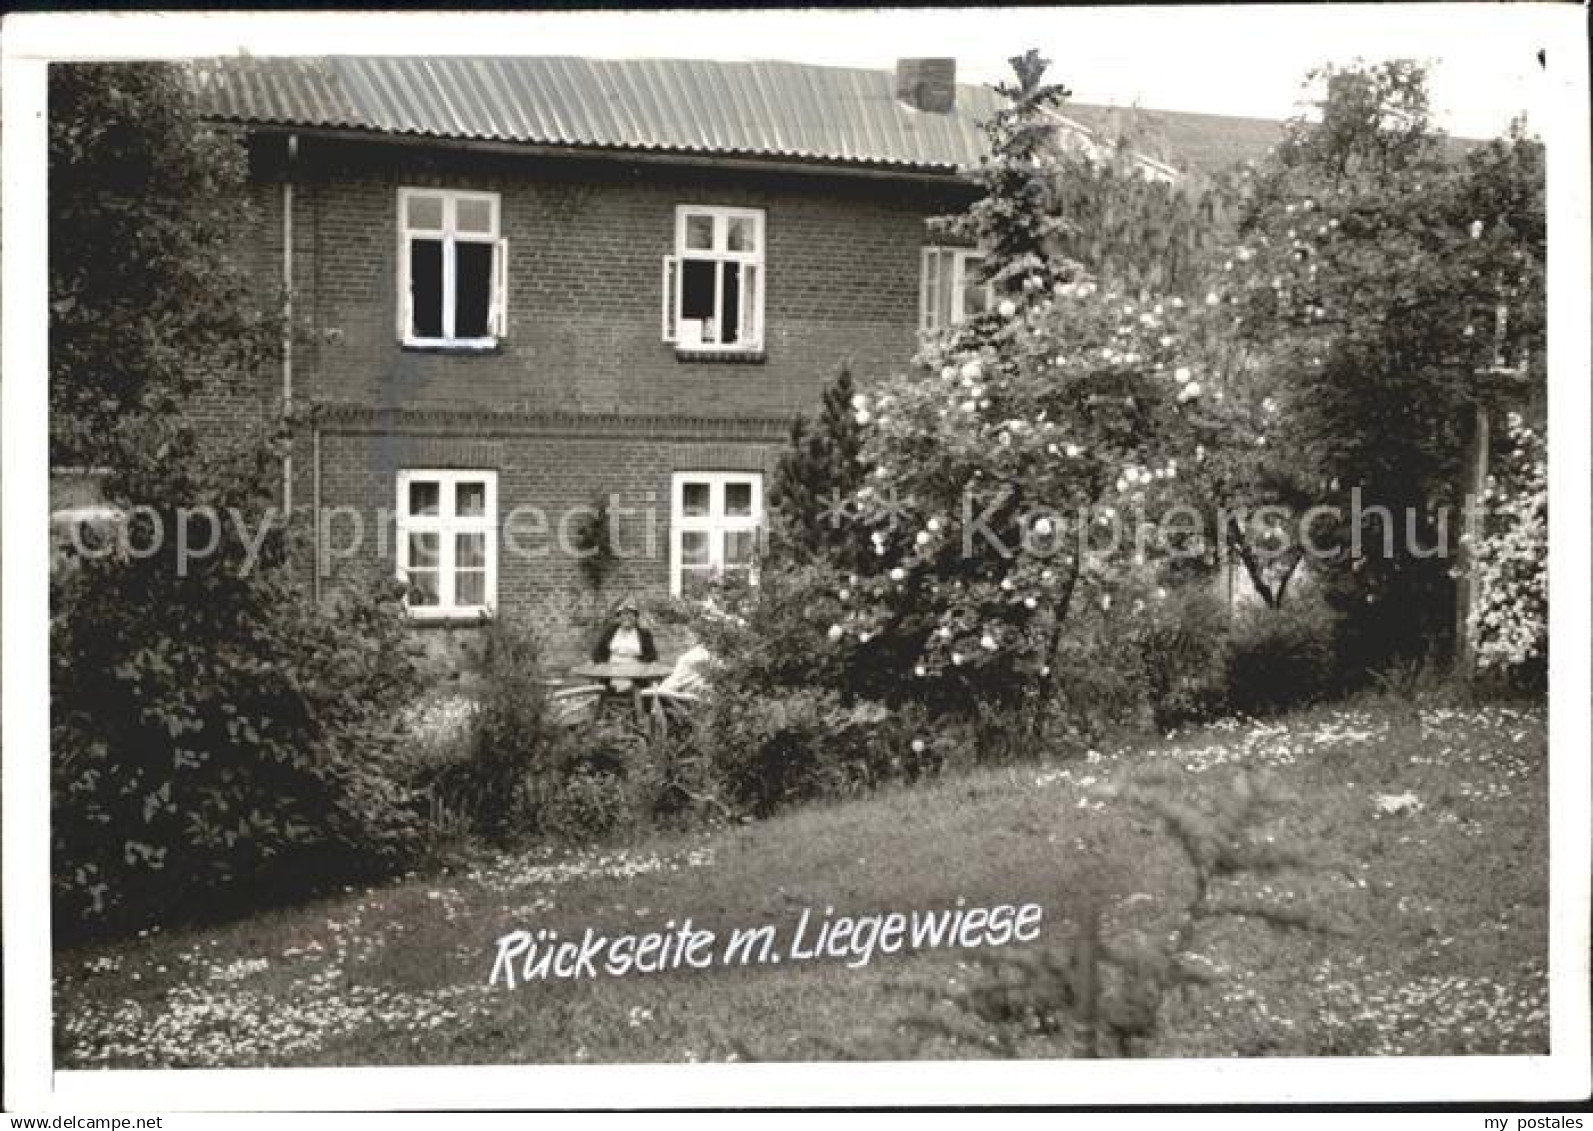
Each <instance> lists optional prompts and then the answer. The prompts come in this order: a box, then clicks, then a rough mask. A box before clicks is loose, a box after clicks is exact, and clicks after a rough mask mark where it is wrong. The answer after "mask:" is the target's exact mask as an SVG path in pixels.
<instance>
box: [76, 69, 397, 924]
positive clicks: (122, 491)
mask: <svg viewBox="0 0 1593 1131" xmlns="http://www.w3.org/2000/svg"><path fill="white" fill-rule="evenodd" d="M50 110H51V117H50V156H51V162H52V165H51V169H50V178H51V184H52V189H53V191H52V194H51V200H50V206H51V217H50V230H51V264H50V269H51V294H50V301H51V311H52V315H51V317H52V322H51V394H52V397H53V398H54V403H53V406H52V407H53V412H52V430H53V432H54V439H55V450H54V452H53V453H52V458H53V459H54V460H56V461H57V462H60V461H64V460H72V461H80V462H83V463H88V464H90V465H92V466H96V467H106V468H108V469H109V472H110V474H109V477H108V480H107V483H106V492H107V495H108V496H109V500H110V502H111V503H113V504H114V505H115V506H117V507H118V508H119V509H120V511H121V514H122V519H121V522H120V525H119V527H118V528H117V529H116V530H115V531H113V538H112V540H111V543H109V544H107V545H104V546H101V547H99V548H97V549H95V550H93V551H92V552H89V553H83V554H78V555H77V556H75V557H69V558H67V559H65V560H64V561H63V562H62V563H61V565H60V566H59V568H58V569H57V570H56V571H55V572H54V573H53V574H52V578H51V581H52V585H51V692H52V702H51V787H52V788H51V802H52V805H51V818H52V819H51V853H52V876H53V881H54V894H55V903H54V912H55V918H56V924H57V929H58V931H60V932H61V933H62V934H63V935H70V934H75V933H78V932H80V931H85V930H92V931H104V930H118V929H121V930H125V929H129V928H132V927H136V926H142V925H145V924H148V923H157V922H166V921H171V920H173V919H179V918H190V917H195V916H200V915H211V914H215V913H218V912H221V911H229V910H236V909H241V908H244V907H258V906H259V905H260V904H261V903H262V902H265V901H268V900H273V899H285V898H290V897H294V896H298V895H302V894H304V893H305V892H306V891H309V890H313V889H314V888H315V887H316V886H317V885H325V884H329V883H336V882H340V881H342V880H343V879H346V878H349V877H351V876H356V875H371V874H375V873H379V872H381V871H384V870H390V869H393V868H396V867H399V866H402V865H403V864H404V863H405V862H406V861H408V860H410V859H412V858H413V855H414V853H415V851H416V849H417V848H418V845H419V838H420V835H421V828H420V821H419V818H418V814H417V804H416V799H415V798H414V796H413V794H412V791H411V790H410V789H409V788H408V785H407V782H406V779H405V776H404V773H405V772H404V771H403V770H402V769H401V759H400V758H399V757H398V752H399V751H398V743H399V733H398V724H397V722H396V721H395V720H396V719H397V718H398V716H399V708H400V707H401V706H403V705H404V704H406V703H407V702H408V701H410V700H411V698H412V697H413V696H414V694H415V692H416V688H417V682H416V681H417V674H416V671H415V667H414V665H413V663H412V662H411V661H410V657H409V655H408V652H407V649H406V635H405V627H404V623H403V620H402V617H401V613H400V609H401V605H400V596H401V594H400V593H399V592H398V590H397V586H396V584H395V583H394V582H392V581H391V579H375V578H371V579H362V581H361V583H359V584H358V586H357V587H351V588H350V589H349V590H348V591H346V592H341V593H338V594H335V595H334V596H333V599H332V600H330V601H328V602H326V603H324V604H321V605H317V604H316V603H315V602H314V601H313V600H312V598H311V596H310V594H309V593H308V592H307V591H306V585H305V581H304V579H303V578H302V577H301V576H300V575H299V574H297V573H296V572H295V571H294V570H293V569H292V568H291V565H290V562H291V558H292V554H291V549H292V541H291V537H290V532H289V530H288V528H287V526H286V523H285V521H284V519H283V517H282V515H281V514H280V512H279V511H278V510H277V507H276V499H275V491H276V489H277V485H278V483H279V475H280V470H279V468H280V465H279V463H278V453H277V451H276V449H275V446H274V445H273V443H271V442H270V440H269V438H268V437H266V436H265V435H263V434H255V435H251V436H246V437H243V438H241V439H240V440H239V441H238V442H237V443H235V444H229V445H222V444H217V443H212V442H208V438H207V442H203V443H202V442H201V437H200V436H199V435H198V434H197V432H196V427H195V422H194V417H193V415H192V413H191V411H190V410H191V408H192V407H193V401H194V398H195V397H196V396H198V395H200V394H201V393H202V392H204V391H205V390H208V389H215V388H243V389H247V388H250V387H258V386H256V385H255V384H254V383H255V382H257V381H259V380H260V379H262V376H263V373H262V368H261V367H262V365H263V363H264V362H265V361H266V360H268V358H269V354H270V350H269V344H270V342H271V341H272V340H273V335H274V333H275V329H274V326H275V321H276V320H275V319H274V317H273V316H272V315H271V313H270V312H268V311H265V310H262V309H261V308H260V306H259V305H258V304H257V303H256V302H255V301H253V299H252V297H251V292H250V290H249V288H248V287H247V286H246V285H245V277H244V276H243V274H242V273H241V271H240V269H239V268H238V267H237V266H236V264H235V262H234V261H233V260H232V258H231V257H230V251H231V244H230V241H231V240H232V239H233V238H235V236H236V233H237V231H238V230H240V228H239V227H238V225H241V224H242V223H243V222H244V213H243V212H242V211H241V204H240V201H241V200H242V198H243V194H244V190H245V184H244V180H243V165H242V163H241V161H240V160H239V158H238V154H237V152H236V150H235V148H234V147H233V146H232V145H231V143H228V142H226V141H224V140H222V139H220V138H218V137H216V136H214V135H212V134H211V133H209V132H208V131H206V130H205V129H204V128H203V126H202V124H201V123H200V121H199V119H198V116H197V114H196V112H195V108H194V100H193V97H192V94H191V92H190V90H189V88H188V87H187V85H186V83H185V81H184V79H183V77H182V75H181V74H180V72H178V71H177V70H175V69H173V68H169V67H164V66H154V67H151V66H146V65H138V66H84V67H78V66H57V67H54V68H52V71H51V107H50ZM244 230H246V229H244Z"/></svg>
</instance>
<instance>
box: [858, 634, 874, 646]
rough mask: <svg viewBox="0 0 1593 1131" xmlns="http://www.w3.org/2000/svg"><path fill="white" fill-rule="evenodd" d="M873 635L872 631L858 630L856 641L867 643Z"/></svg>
mask: <svg viewBox="0 0 1593 1131" xmlns="http://www.w3.org/2000/svg"><path fill="white" fill-rule="evenodd" d="M873 635H874V634H873V633H872V632H860V633H858V634H857V642H858V643H859V644H867V643H868V642H869V640H870V638H872V637H873Z"/></svg>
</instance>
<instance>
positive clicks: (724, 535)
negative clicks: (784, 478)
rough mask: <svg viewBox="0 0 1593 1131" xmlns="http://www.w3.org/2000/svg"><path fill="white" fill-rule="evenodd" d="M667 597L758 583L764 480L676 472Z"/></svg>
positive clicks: (751, 475) (751, 474)
mask: <svg viewBox="0 0 1593 1131" xmlns="http://www.w3.org/2000/svg"><path fill="white" fill-rule="evenodd" d="M670 499H671V504H670V554H669V591H670V592H671V593H672V594H674V595H675V596H677V597H679V596H681V595H683V594H685V595H689V594H690V593H691V592H692V591H693V590H694V589H695V588H696V587H698V586H699V585H701V584H703V583H705V582H708V581H712V580H714V579H715V578H720V577H727V576H735V575H737V574H740V575H742V576H744V577H746V578H747V579H748V580H749V581H754V582H756V581H757V568H758V530H759V527H760V526H762V524H763V476H762V475H761V474H759V473H757V472H747V471H677V472H675V476H674V482H673V484H672V486H671V490H670Z"/></svg>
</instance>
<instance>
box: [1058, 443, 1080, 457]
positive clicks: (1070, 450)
mask: <svg viewBox="0 0 1593 1131" xmlns="http://www.w3.org/2000/svg"><path fill="white" fill-rule="evenodd" d="M1063 451H1065V452H1067V454H1068V456H1069V458H1071V459H1077V458H1078V457H1079V456H1081V455H1083V454H1084V449H1083V448H1081V447H1079V446H1078V445H1077V444H1069V445H1068V446H1067V447H1066V448H1064V449H1063Z"/></svg>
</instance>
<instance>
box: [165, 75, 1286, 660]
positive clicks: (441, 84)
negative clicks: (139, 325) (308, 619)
mask: <svg viewBox="0 0 1593 1131" xmlns="http://www.w3.org/2000/svg"><path fill="white" fill-rule="evenodd" d="M196 75H197V81H198V82H199V87H200V90H201V92H202V97H203V99H204V105H205V107H206V113H207V116H209V117H210V118H211V119H212V120H214V121H215V122H216V123H218V124H221V125H224V126H226V127H228V128H234V129H237V130H238V131H240V132H241V134H242V135H243V137H244V140H245V142H246V144H247V147H248V151H249V157H250V168H251V175H252V184H253V186H254V187H253V192H254V196H255V204H256V205H257V214H258V216H259V217H260V225H259V228H258V230H257V231H255V232H251V233H245V247H246V250H245V254H247V255H248V256H249V257H250V264H251V267H252V269H253V270H255V271H256V272H257V274H258V276H259V278H260V279H261V280H262V285H263V286H265V287H268V288H270V289H271V290H272V291H273V293H276V288H278V287H280V288H281V290H282V292H283V293H285V294H286V296H287V298H286V302H287V304H288V309H289V313H290V324H291V327H292V332H291V341H290V343H289V346H288V349H287V350H286V351H285V358H284V360H283V363H282V368H281V372H280V374H278V375H277V377H278V378H279V379H280V382H279V383H276V384H274V385H273V387H272V388H269V389H266V390H262V391H261V395H260V398H259V400H258V402H254V401H251V402H250V404H248V405H246V406H239V405H236V404H232V405H227V406H224V407H223V410H222V411H221V413H220V414H219V415H218V421H224V420H225V418H226V414H227V413H236V412H239V411H251V412H252V411H260V412H262V413H269V414H275V413H276V412H278V411H280V408H281V406H282V405H283V404H284V403H285V402H286V403H291V404H292V406H293V407H294V409H295V412H296V414H297V418H298V419H299V420H300V422H301V423H300V424H299V426H298V427H297V430H296V438H295V442H294V448H293V455H292V457H291V460H290V461H289V462H288V466H287V467H286V468H285V469H284V470H285V474H284V495H285V496H286V500H287V503H288V505H289V506H290V507H291V508H293V509H294V510H295V512H296V513H297V512H300V511H305V510H308V509H310V508H313V513H316V514H319V515H321V516H322V521H321V522H320V523H319V524H318V525H319V532H318V535H317V547H318V553H319V555H320V558H321V561H322V563H323V569H322V570H321V571H318V572H319V573H324V577H322V578H320V582H321V584H324V585H336V584H338V583H339V580H340V578H346V577H348V576H350V574H351V571H352V570H353V569H354V567H355V566H356V565H357V564H363V565H365V566H375V567H377V568H379V569H381V570H384V571H390V572H395V573H397V574H398V575H399V576H401V577H405V578H407V579H408V581H409V583H410V586H411V598H410V607H411V613H412V615H413V617H414V619H415V622H416V624H417V627H418V628H419V629H421V630H422V636H423V637H424V638H425V639H427V640H428V641H429V642H430V643H431V644H433V645H434V646H435V649H436V651H437V653H438V654H439V656H444V657H448V656H452V655H453V654H454V653H455V652H456V650H458V649H460V648H466V649H468V644H469V641H470V639H471V637H472V636H473V629H472V628H471V627H470V626H471V625H474V624H477V623H478V622H479V619H480V617H481V616H482V615H483V614H484V613H487V612H489V611H491V610H492V609H495V608H499V607H502V608H506V609H510V608H512V609H516V610H524V611H528V612H529V613H531V615H533V616H534V617H535V618H536V619H537V620H538V622H539V623H541V624H542V625H543V626H544V628H545V630H546V632H547V635H548V638H549V641H550V644H551V646H552V649H553V651H554V654H555V657H556V658H558V659H569V658H573V657H574V656H575V655H578V654H579V653H580V652H582V651H584V646H585V641H586V639H587V638H588V637H589V635H590V633H591V631H592V627H593V625H594V623H595V622H596V621H597V620H599V619H601V617H602V616H603V615H604V613H605V611H606V608H607V606H608V604H609V603H611V602H612V601H614V600H615V599H616V598H617V597H618V596H620V595H624V594H633V595H636V596H640V597H645V596H648V595H661V594H665V593H679V592H682V591H684V590H689V589H690V587H691V586H692V584H693V583H694V582H695V581H697V580H698V579H701V578H703V577H707V576H709V575H711V574H713V573H715V572H719V571H735V570H746V569H750V568H752V563H753V561H754V556H755V553H756V546H757V541H758V537H759V529H760V525H761V521H762V500H763V494H764V491H765V489H766V487H767V485H768V483H769V479H770V475H771V473H772V471H773V465H774V462H775V460H776V459H777V458H778V456H779V453H780V451H781V450H782V448H783V445H784V444H785V442H786V439H787V436H788V434H789V428H790V424H791V422H792V420H793V419H794V418H795V417H797V416H799V415H802V414H805V413H809V412H811V411H812V410H813V409H814V407H815V406H816V404H817V402H818V398H819V394H820V391H821V389H822V388H823V387H824V385H825V384H826V383H827V382H828V381H829V380H830V379H831V378H832V377H833V376H834V374H835V373H836V371H837V370H838V368H839V367H840V366H841V365H843V364H847V365H850V366H851V367H852V370H853V372H854V374H855V376H856V377H857V378H858V379H859V380H860V381H862V382H866V381H867V380H868V379H869V378H870V377H872V376H875V375H879V374H883V373H885V372H887V371H889V370H890V369H891V368H893V367H896V366H900V365H903V364H904V363H905V362H906V360H907V359H908V358H909V357H910V356H911V354H912V352H913V350H914V348H915V344H916V337H917V334H918V333H919V331H920V330H921V329H922V328H926V327H930V326H933V325H935V324H937V323H939V322H942V321H945V320H948V319H955V318H957V317H960V316H961V315H962V314H963V313H965V311H966V310H967V309H968V308H969V305H970V304H976V303H979V302H982V301H983V295H982V293H981V290H980V288H978V287H976V286H971V285H967V283H966V280H967V278H968V273H969V270H970V268H971V267H972V266H973V262H974V260H975V258H976V256H977V253H976V252H975V251H974V250H972V249H966V248H951V247H943V246H940V245H939V244H938V243H937V242H936V240H935V238H934V237H933V236H932V235H931V234H930V232H929V230H928V228H927V227H926V224H925V221H926V220H927V219H928V218H930V217H932V216H936V215H940V214H944V213H946V212H948V211H953V210H956V209H958V208H960V207H961V206H963V205H964V204H965V203H966V202H967V201H968V200H969V199H970V188H969V185H968V183H967V181H966V179H965V178H964V177H963V176H962V175H961V172H962V171H963V170H966V169H967V167H969V166H970V165H972V164H974V163H976V162H977V161H978V159H979V157H980V154H981V152H982V149H983V143H984V139H983V135H982V133H981V132H980V130H979V128H978V123H979V122H980V121H981V120H983V119H984V118H986V117H988V116H989V115H990V114H991V113H992V112H993V111H994V110H995V109H996V106H997V98H998V96H997V95H996V94H994V92H992V91H991V90H989V89H988V88H984V87H975V86H969V85H958V84H956V83H955V82H954V76H953V74H952V72H951V70H950V63H949V61H944V62H938V63H937V62H936V61H922V60H920V61H905V62H904V63H902V64H899V65H898V68H897V72H896V74H895V75H892V74H891V73H890V72H885V71H880V72H873V71H859V70H847V69H839V68H829V67H815V66H804V65H798V64H788V63H707V62H687V61H674V60H671V61H664V60H647V61H626V62H614V61H609V62H600V61H595V60H588V59H567V58H472V59H463V58H446V59H444V58H432V59H418V58H417V59H404V58H353V57H342V58H327V59H324V60H230V61H225V62H217V63H207V64H205V65H203V66H201V67H199V68H197V69H196ZM1075 110H1077V112H1078V114H1079V116H1078V117H1073V116H1072V115H1073V114H1074V113H1075ZM1106 113H1107V111H1105V110H1102V109H1099V108H1089V107H1078V108H1074V107H1072V106H1071V105H1070V106H1069V115H1070V116H1069V117H1068V118H1059V120H1058V126H1059V130H1061V131H1063V132H1064V133H1065V135H1066V136H1068V137H1070V138H1073V139H1076V140H1078V141H1080V142H1082V143H1084V144H1091V143H1092V142H1091V138H1092V136H1093V135H1092V129H1094V128H1099V127H1100V126H1101V125H1102V124H1103V121H1104V117H1103V116H1104V115H1105V114H1106ZM1086 115H1093V116H1094V118H1093V119H1091V118H1087V117H1086ZM1163 117H1164V118H1165V119H1166V120H1167V121H1168V122H1169V123H1170V125H1168V127H1167V129H1166V130H1165V132H1167V133H1169V134H1179V135H1181V140H1183V141H1186V142H1189V143H1190V144H1189V146H1188V147H1187V151H1189V152H1198V151H1199V149H1200V144H1201V143H1202V139H1206V140H1209V141H1211V142H1212V144H1213V145H1214V146H1216V147H1217V148H1218V149H1221V148H1222V147H1223V146H1225V145H1227V146H1229V147H1230V148H1231V147H1232V145H1234V144H1239V143H1233V142H1232V139H1231V138H1230V137H1229V136H1228V135H1227V134H1224V133H1223V131H1222V129H1216V130H1212V129H1211V128H1209V125H1210V123H1212V122H1216V121H1219V120H1216V119H1209V118H1204V117H1203V116H1195V115H1164V116H1163ZM1228 121H1229V122H1230V123H1232V122H1240V127H1241V128H1240V130H1239V133H1240V135H1242V136H1243V137H1244V139H1245V140H1244V141H1243V144H1242V145H1240V148H1242V149H1244V150H1246V153H1244V154H1241V155H1249V154H1254V153H1256V152H1258V151H1259V150H1261V149H1264V148H1265V147H1266V145H1268V144H1270V142H1271V140H1272V139H1273V138H1275V136H1276V133H1277V129H1278V127H1277V125H1276V123H1271V122H1267V123H1260V122H1254V123H1248V125H1246V124H1245V123H1243V122H1242V121H1241V120H1228ZM1197 122H1205V123H1206V124H1207V125H1206V126H1204V127H1202V129H1204V132H1202V129H1196V128H1195V126H1196V124H1197ZM1246 129H1248V130H1249V132H1248V134H1246V133H1245V130H1246ZM1229 132H1230V133H1231V132H1232V130H1231V128H1230V131H1229ZM1174 148H1177V141H1176V140H1175V142H1174ZM1230 156H1233V154H1231V153H1228V152H1226V151H1225V152H1223V153H1222V154H1221V159H1223V160H1226V159H1227V158H1228V157H1230ZM1143 161H1144V164H1145V169H1146V171H1147V174H1148V175H1154V176H1167V177H1171V176H1175V175H1177V173H1176V172H1175V170H1174V169H1173V167H1172V164H1171V163H1164V162H1162V161H1160V160H1157V159H1154V158H1152V157H1150V156H1145V157H1144V158H1143ZM599 499H603V500H606V501H607V505H608V506H609V508H610V510H611V512H612V514H613V515H614V516H616V517H615V524H614V526H613V529H614V530H615V531H616V533H617V534H618V539H617V545H616V547H615V548H616V549H617V550H618V551H619V554H620V556H619V558H618V560H617V561H616V562H615V565H614V568H613V571H612V574H611V575H610V576H609V577H607V578H606V579H604V581H603V584H602V587H601V590H600V591H595V590H594V589H593V587H592V586H591V585H590V583H589V580H588V579H587V577H586V576H585V575H584V574H583V572H582V570H581V563H580V552H581V548H582V546H583V545H584V543H580V541H579V539H578V538H576V537H575V534H576V531H577V530H578V529H579V528H580V527H581V526H582V524H583V522H584V521H586V520H588V519H589V517H590V515H591V513H592V510H591V508H592V506H593V504H594V503H595V502H596V501H597V500H599ZM661 643H664V642H661Z"/></svg>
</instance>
